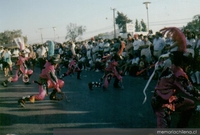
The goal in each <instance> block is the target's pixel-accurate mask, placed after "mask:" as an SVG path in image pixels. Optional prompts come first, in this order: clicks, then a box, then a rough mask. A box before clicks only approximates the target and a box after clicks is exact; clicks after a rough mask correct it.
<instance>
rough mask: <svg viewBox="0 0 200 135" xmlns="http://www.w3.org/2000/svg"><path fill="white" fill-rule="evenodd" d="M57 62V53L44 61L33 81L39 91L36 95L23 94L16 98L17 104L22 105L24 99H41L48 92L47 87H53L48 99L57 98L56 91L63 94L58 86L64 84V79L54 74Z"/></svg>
mask: <svg viewBox="0 0 200 135" xmlns="http://www.w3.org/2000/svg"><path fill="white" fill-rule="evenodd" d="M59 63H60V56H59V55H53V56H52V57H51V59H50V60H49V61H46V64H45V68H44V69H43V70H42V72H41V74H40V75H39V79H38V81H35V83H38V85H39V93H38V94H36V95H28V96H23V97H22V98H20V99H19V100H18V104H20V105H21V106H22V107H24V106H25V102H26V101H30V102H32V103H34V102H35V100H36V101H39V100H43V99H44V98H45V96H46V95H47V94H48V88H54V90H53V92H52V94H51V95H50V99H52V100H58V99H56V92H58V93H61V94H62V95H63V93H62V92H61V89H60V88H62V87H63V86H64V81H62V80H58V79H57V77H56V75H55V68H56V66H57V65H58V64H59ZM62 98H63V97H62Z"/></svg>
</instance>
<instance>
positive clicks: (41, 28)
mask: <svg viewBox="0 0 200 135" xmlns="http://www.w3.org/2000/svg"><path fill="white" fill-rule="evenodd" d="M42 29H43V28H39V30H40V33H41V41H42V44H43V37H42Z"/></svg>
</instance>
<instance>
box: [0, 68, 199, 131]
mask: <svg viewBox="0 0 200 135" xmlns="http://www.w3.org/2000/svg"><path fill="white" fill-rule="evenodd" d="M63 70H64V69H63ZM38 72H39V71H38V69H36V71H35V72H34V74H33V76H32V77H31V80H35V79H37V78H38V75H39V74H38ZM101 75H102V73H101V72H98V73H97V72H94V71H83V72H82V74H81V78H82V80H77V79H76V74H75V75H74V76H67V77H65V78H64V81H65V86H64V88H63V89H62V91H63V92H64V93H65V94H66V95H67V96H68V99H69V100H70V102H67V101H66V100H63V101H50V100H49V97H46V98H45V100H43V101H38V102H35V103H34V104H32V103H27V104H26V107H25V108H21V107H20V106H19V105H18V104H17V100H18V98H20V97H21V96H24V95H32V94H36V93H38V86H37V85H36V84H30V85H24V84H23V82H22V81H21V79H20V80H19V81H18V82H16V83H11V84H9V86H8V87H6V88H5V87H3V86H0V135H6V134H16V135H52V134H53V130H54V129H58V128H64V129H65V128H155V127H156V119H155V115H154V113H153V111H152V109H151V106H150V97H151V95H152V93H151V91H152V90H153V88H154V86H155V84H156V81H155V80H154V81H152V82H151V84H150V86H149V88H148V90H147V95H148V100H147V102H146V103H145V104H144V105H142V102H143V99H144V96H143V93H142V90H143V88H144V86H145V84H146V82H147V80H144V79H143V78H140V77H132V76H124V78H123V81H124V86H125V89H124V90H121V89H114V88H113V86H112V84H113V81H112V82H111V85H109V87H108V90H107V91H102V89H100V88H94V90H93V91H90V90H89V89H88V85H87V84H88V82H89V81H92V80H94V81H95V80H98V79H99V78H100V77H101ZM4 79H5V77H4V76H3V71H0V81H1V82H2V81H3V80H4ZM173 123H175V122H173ZM173 123H172V126H173ZM191 125H192V127H198V126H199V119H198V121H197V120H195V118H193V121H192V124H191Z"/></svg>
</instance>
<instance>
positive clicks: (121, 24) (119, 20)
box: [116, 12, 132, 33]
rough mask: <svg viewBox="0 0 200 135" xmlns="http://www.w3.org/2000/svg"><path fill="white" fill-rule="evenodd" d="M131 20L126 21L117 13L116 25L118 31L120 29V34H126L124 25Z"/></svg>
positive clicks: (121, 14) (122, 15)
mask: <svg viewBox="0 0 200 135" xmlns="http://www.w3.org/2000/svg"><path fill="white" fill-rule="evenodd" d="M131 22H132V20H130V19H128V17H127V16H126V15H124V14H123V13H120V12H117V18H116V24H117V25H118V27H119V29H122V33H126V24H127V23H131Z"/></svg>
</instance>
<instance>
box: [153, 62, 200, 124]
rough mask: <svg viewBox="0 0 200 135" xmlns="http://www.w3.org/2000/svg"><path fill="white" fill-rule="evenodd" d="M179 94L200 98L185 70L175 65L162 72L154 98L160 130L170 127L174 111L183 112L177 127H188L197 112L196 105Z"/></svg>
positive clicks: (154, 107)
mask: <svg viewBox="0 0 200 135" xmlns="http://www.w3.org/2000/svg"><path fill="white" fill-rule="evenodd" d="M179 93H184V94H186V95H188V96H191V97H198V96H199V92H198V90H197V89H196V88H194V87H193V86H192V84H191V83H190V81H189V79H188V77H187V75H186V73H185V72H184V71H183V69H182V68H181V67H180V66H176V65H174V64H173V65H172V66H171V68H167V69H165V70H164V71H163V72H162V74H161V76H160V79H159V81H158V83H157V85H156V87H155V93H154V96H153V98H152V106H153V109H154V111H155V114H156V116H157V127H158V128H167V127H169V126H170V121H171V116H170V115H171V113H172V112H174V111H180V112H181V113H180V120H179V122H178V125H177V127H181V128H184V127H187V124H188V121H189V119H190V117H191V115H192V113H193V111H194V110H195V104H194V101H192V100H190V99H188V98H185V97H182V96H180V95H179Z"/></svg>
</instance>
